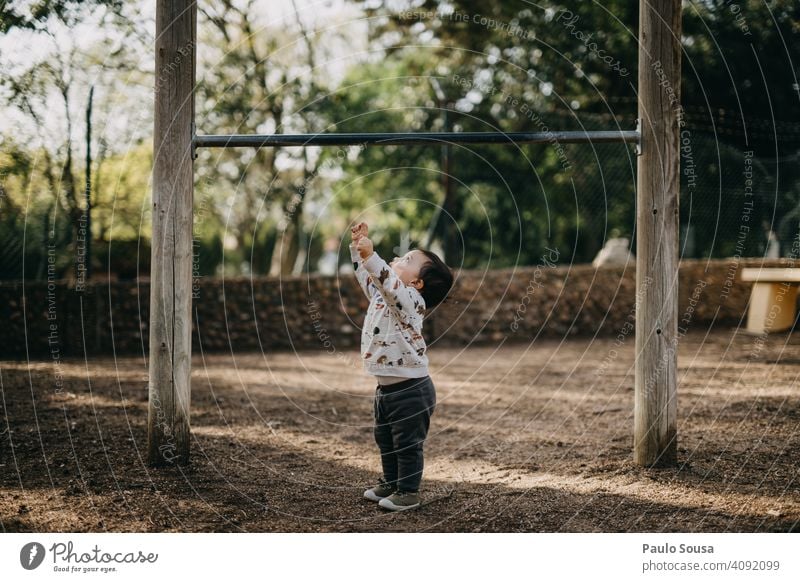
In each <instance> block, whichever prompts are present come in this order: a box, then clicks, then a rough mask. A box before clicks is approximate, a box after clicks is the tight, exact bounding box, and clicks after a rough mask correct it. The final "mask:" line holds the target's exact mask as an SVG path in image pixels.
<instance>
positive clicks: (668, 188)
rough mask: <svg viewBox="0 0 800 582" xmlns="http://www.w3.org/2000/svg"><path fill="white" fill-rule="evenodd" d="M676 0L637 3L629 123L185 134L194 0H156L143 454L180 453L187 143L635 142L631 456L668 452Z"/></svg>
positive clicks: (190, 128) (185, 393) (189, 125)
mask: <svg viewBox="0 0 800 582" xmlns="http://www.w3.org/2000/svg"><path fill="white" fill-rule="evenodd" d="M680 37H681V3H680V2H679V0H651V1H650V2H645V1H644V0H641V1H640V3H639V73H638V118H639V123H638V126H639V127H637V129H636V130H630V131H594V132H593V131H585V132H556V133H555V134H553V133H550V132H548V133H535V132H533V133H508V134H506V133H502V132H485V133H484V132H477V133H475V132H473V133H449V132H443V133H367V134H315V135H283V134H277V135H233V136H217V135H196V131H195V108H194V87H195V79H196V48H197V6H196V2H195V1H191V0H176V1H172V2H168V1H166V0H158V3H157V11H156V51H155V52H156V84H155V128H154V148H155V152H154V167H153V240H152V247H151V248H152V251H151V252H152V259H151V287H150V341H149V349H150V358H149V362H148V365H149V404H148V462H149V463H150V464H151V465H153V466H159V465H165V464H173V463H177V464H185V463H187V462H188V460H189V443H190V427H189V417H190V401H191V383H190V379H191V349H192V342H191V334H192V314H191V306H192V223H193V220H192V219H193V179H194V167H193V165H194V159H195V149H196V148H198V147H277V146H280V147H286V146H297V147H306V146H333V145H335V146H343V145H376V146H377V145H411V144H421V143H429V144H431V145H441V144H443V143H462V144H497V145H503V144H519V143H548V142H551V141H552V140H553V136H554V135H555V139H556V140H557V141H559V142H560V143H608V142H618V143H635V144H636V145H637V155H638V160H637V187H636V196H637V211H636V233H637V248H636V345H635V406H634V459H635V461H636V463H637V464H639V465H642V466H652V465H670V464H674V463H675V462H676V461H677V352H678V350H677V340H678V200H679V176H680V167H679V161H680V158H679V151H678V146H679V123H680V114H681V109H680V70H681V66H680V63H681V46H680Z"/></svg>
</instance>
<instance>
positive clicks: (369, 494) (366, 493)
mask: <svg viewBox="0 0 800 582" xmlns="http://www.w3.org/2000/svg"><path fill="white" fill-rule="evenodd" d="M364 499H369V500H370V501H374V502H376V503H379V502H380V501H381V499H386V498H385V497H380V496H379V495H375V493H374V492H373V491H372V489H367V490H366V491H364Z"/></svg>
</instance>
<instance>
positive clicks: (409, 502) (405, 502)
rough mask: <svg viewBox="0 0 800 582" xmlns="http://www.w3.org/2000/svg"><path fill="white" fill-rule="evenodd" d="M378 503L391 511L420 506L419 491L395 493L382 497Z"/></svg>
mask: <svg viewBox="0 0 800 582" xmlns="http://www.w3.org/2000/svg"><path fill="white" fill-rule="evenodd" d="M378 505H380V506H381V507H383V508H384V509H388V510H390V511H405V510H406V509H415V508H417V507H419V493H410V492H409V493H406V492H400V491H398V492H397V493H393V494H392V495H389V496H388V497H385V498H383V499H381V500H380V501H379V502H378Z"/></svg>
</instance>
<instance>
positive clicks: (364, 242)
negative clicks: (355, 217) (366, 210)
mask: <svg viewBox="0 0 800 582" xmlns="http://www.w3.org/2000/svg"><path fill="white" fill-rule="evenodd" d="M364 226H365V227H366V226H367V225H366V224H365V225H364ZM356 250H357V251H358V254H359V255H361V260H362V261H366V260H367V259H368V258H369V257H370V256H371V255H372V250H373V247H372V241H371V240H369V239H368V238H367V237H366V235H365V236H361V237H360V238H359V239H358V242H357V243H356Z"/></svg>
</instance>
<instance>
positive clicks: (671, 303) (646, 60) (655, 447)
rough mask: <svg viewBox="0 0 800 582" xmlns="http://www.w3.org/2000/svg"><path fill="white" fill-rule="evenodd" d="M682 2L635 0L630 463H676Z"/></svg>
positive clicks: (677, 0) (645, 464) (649, 464)
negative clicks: (637, 149) (637, 127)
mask: <svg viewBox="0 0 800 582" xmlns="http://www.w3.org/2000/svg"><path fill="white" fill-rule="evenodd" d="M680 39H681V1H680V0H640V3H639V119H640V123H641V132H642V139H641V154H640V156H639V160H638V171H637V176H638V177H637V185H636V204H637V209H636V229H637V235H636V239H637V240H636V290H637V292H636V374H635V376H636V380H635V382H636V390H635V396H634V401H635V403H634V449H633V454H634V460H635V462H636V463H637V464H639V465H644V466H654V465H673V464H675V463H677V410H678V408H677V383H678V377H677V367H678V366H677V365H678V200H679V192H680V157H679V149H678V148H679V137H680V136H679V123H682V114H681V106H680V96H681V44H680Z"/></svg>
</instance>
